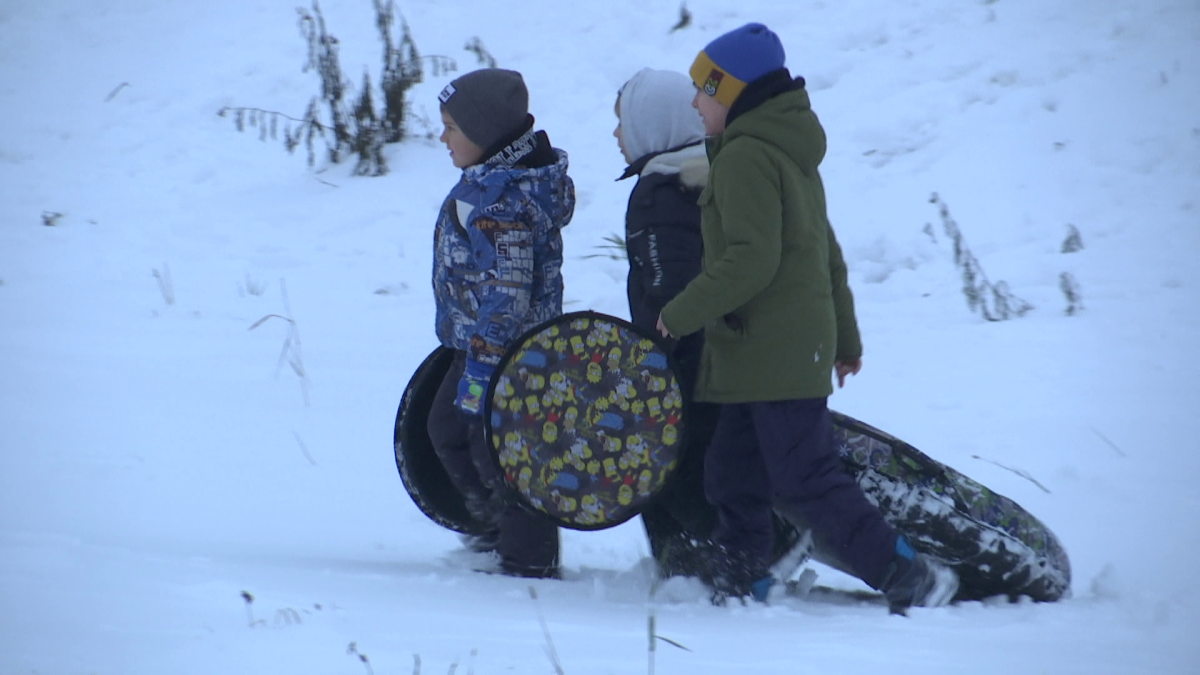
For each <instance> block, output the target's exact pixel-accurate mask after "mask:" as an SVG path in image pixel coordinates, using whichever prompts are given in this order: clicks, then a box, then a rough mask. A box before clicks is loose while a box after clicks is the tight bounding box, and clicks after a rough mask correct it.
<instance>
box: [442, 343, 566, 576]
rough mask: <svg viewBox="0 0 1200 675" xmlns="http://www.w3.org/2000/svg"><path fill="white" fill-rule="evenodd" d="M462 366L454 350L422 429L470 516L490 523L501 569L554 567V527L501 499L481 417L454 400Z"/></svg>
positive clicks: (532, 572) (556, 556)
mask: <svg viewBox="0 0 1200 675" xmlns="http://www.w3.org/2000/svg"><path fill="white" fill-rule="evenodd" d="M465 366H466V354H465V352H456V353H455V356H454V360H453V361H452V362H451V364H450V369H449V371H447V372H446V377H445V379H443V380H442V384H441V386H440V387H438V390H437V394H436V395H434V399H433V404H432V407H431V409H430V411H429V421H428V423H427V430H428V432H429V439H430V440H431V441H433V449H434V452H436V453H437V456H438V458H439V459H440V460H441V461H442V466H444V467H445V468H446V473H447V474H449V476H450V481H451V482H452V483H454V486H455V487H456V488H458V491H459V492H460V493H462V495H463V499H464V501H466V503H467V509H468V511H470V512H471V516H472V517H474V518H475V519H476V520H480V521H481V522H483V523H486V524H490V525H492V526H494V527H495V529H496V530H497V533H498V534H499V538H498V543H497V547H496V552H497V553H498V554H500V558H501V562H502V565H503V566H504V568H505V569H506V570H510V571H514V572H518V573H522V574H525V575H534V576H538V575H540V572H542V571H544V572H547V573H557V570H558V564H559V539H558V527H557V526H555V525H554V523H552V522H550V521H549V520H547V519H545V518H541V517H539V516H537V515H534V514H533V513H530V512H529V511H526V510H525V509H523V508H521V507H520V506H519V505H517V504H516V503H515V501H514V500H512V499H504V498H503V496H504V492H505V490H506V489H507V488H506V487H505V486H503V485H502V484H501V482H502V480H503V476H502V475H501V474H500V469H499V468H498V467H497V466H496V464H495V462H494V461H493V459H492V457H491V449H490V448H489V447H488V442H487V438H486V437H485V435H484V429H483V418H482V417H475V416H471V415H468V414H466V413H464V412H463V411H461V410H459V409H458V407H457V406H455V405H454V399H455V397H456V396H457V394H458V382H459V380H460V379H462V375H463V369H464V367H465Z"/></svg>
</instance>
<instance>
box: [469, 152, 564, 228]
mask: <svg viewBox="0 0 1200 675" xmlns="http://www.w3.org/2000/svg"><path fill="white" fill-rule="evenodd" d="M539 134H541V132H539ZM541 135H542V136H543V138H544V137H545V134H541ZM546 142H547V143H548V141H546ZM553 151H554V156H555V161H554V162H553V163H551V164H547V165H546V166H539V167H533V168H529V167H524V166H520V165H516V166H509V165H505V164H503V163H495V162H485V163H483V164H476V165H474V166H469V167H467V168H465V169H463V176H462V180H463V182H464V183H465V184H466V185H467V186H469V187H473V188H475V190H477V191H478V195H479V198H478V201H479V204H480V205H484V206H486V205H489V204H493V203H496V202H499V201H500V198H501V195H503V194H504V192H505V191H507V190H512V189H514V188H515V189H517V190H519V191H520V192H521V193H522V194H523V195H524V196H526V197H528V198H529V199H530V200H532V201H533V202H534V203H536V204H537V205H538V207H540V208H541V210H542V211H543V212H544V213H545V214H546V215H547V216H548V217H549V219H550V221H551V223H552V224H553V225H554V226H556V227H558V228H563V227H566V226H567V224H568V223H570V222H571V218H572V217H573V216H574V214H575V184H574V182H573V181H572V180H571V178H570V176H568V175H567V169H568V168H569V161H568V159H567V153H566V151H565V150H561V149H559V148H554V149H553Z"/></svg>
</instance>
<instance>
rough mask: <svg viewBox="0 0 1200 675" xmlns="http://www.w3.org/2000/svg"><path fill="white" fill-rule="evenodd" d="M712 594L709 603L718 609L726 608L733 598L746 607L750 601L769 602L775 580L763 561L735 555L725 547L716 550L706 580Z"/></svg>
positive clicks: (716, 546)
mask: <svg viewBox="0 0 1200 675" xmlns="http://www.w3.org/2000/svg"><path fill="white" fill-rule="evenodd" d="M703 581H704V582H705V584H707V585H708V587H709V589H710V590H711V591H712V595H711V596H710V597H709V600H711V601H712V603H713V604H714V605H717V606H724V605H726V604H727V603H728V602H729V600H730V599H731V598H735V599H738V600H740V601H741V602H742V604H745V603H746V598H751V599H753V600H757V601H758V602H766V601H767V595H768V594H769V593H770V592H771V587H772V586H774V585H775V579H774V577H772V576H771V572H770V570H768V569H767V567H766V565H764V564H763V563H762V562H761V561H757V560H755V559H754V556H751V555H749V554H747V553H745V552H743V551H734V550H730V549H728V548H725V547H724V546H719V545H714V546H713V547H712V563H711V566H710V568H709V571H708V574H707V575H706V577H705V578H704V579H703Z"/></svg>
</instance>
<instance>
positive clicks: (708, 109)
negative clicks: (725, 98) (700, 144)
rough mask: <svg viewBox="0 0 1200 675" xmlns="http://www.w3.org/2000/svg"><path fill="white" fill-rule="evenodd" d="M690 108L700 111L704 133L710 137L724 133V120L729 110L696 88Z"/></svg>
mask: <svg viewBox="0 0 1200 675" xmlns="http://www.w3.org/2000/svg"><path fill="white" fill-rule="evenodd" d="M692 107H693V108H695V109H696V110H699V111H700V118H701V119H703V120H704V133H706V134H708V135H709V136H712V135H714V134H719V133H721V132H723V131H725V118H726V117H728V116H729V108H728V107H727V106H726V105H725V104H724V103H721V102H720V101H718V100H717V99H715V98H713V97H712V96H709V95H708V94H706V93H704V91H703V90H702V89H699V88H697V89H696V96H695V98H693V99H692Z"/></svg>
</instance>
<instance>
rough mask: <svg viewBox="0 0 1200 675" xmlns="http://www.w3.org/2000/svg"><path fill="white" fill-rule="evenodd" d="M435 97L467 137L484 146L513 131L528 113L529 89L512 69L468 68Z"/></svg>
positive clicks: (486, 147)
mask: <svg viewBox="0 0 1200 675" xmlns="http://www.w3.org/2000/svg"><path fill="white" fill-rule="evenodd" d="M438 100H439V101H441V102H442V105H443V106H445V107H446V112H448V113H450V116H451V117H453V118H454V121H455V122H457V123H458V128H460V129H462V131H463V133H464V134H466V135H467V138H469V139H471V142H472V143H474V144H475V145H478V146H479V147H481V148H483V149H484V150H487V149H488V148H490V147H492V146H493V145H495V144H496V143H497V142H499V141H500V140H502V139H503V138H505V137H506V136H510V135H513V134H514V133H516V131H517V130H518V129H520V128H521V125H522V124H523V123H524V122H525V117H526V116H527V115H528V114H529V90H528V89H526V88H525V80H524V79H522V78H521V74H520V73H518V72H517V71H515V70H503V69H501V68H483V69H481V70H475V71H472V72H469V73H467V74H466V75H463V76H462V77H459V78H457V79H455V80H454V81H452V82H451V83H450V84H448V85H446V88H445V89H443V90H442V93H440V94H438Z"/></svg>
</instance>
